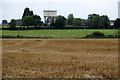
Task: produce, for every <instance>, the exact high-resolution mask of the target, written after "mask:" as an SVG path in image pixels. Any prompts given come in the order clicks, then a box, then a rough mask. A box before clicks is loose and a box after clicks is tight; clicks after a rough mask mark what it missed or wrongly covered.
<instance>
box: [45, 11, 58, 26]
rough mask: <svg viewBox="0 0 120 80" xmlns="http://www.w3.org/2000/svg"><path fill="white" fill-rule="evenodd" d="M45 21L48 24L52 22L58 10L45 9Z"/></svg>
mask: <svg viewBox="0 0 120 80" xmlns="http://www.w3.org/2000/svg"><path fill="white" fill-rule="evenodd" d="M43 14H44V22H45V23H46V24H50V23H51V21H52V20H55V18H56V17H57V11H56V10H44V11H43Z"/></svg>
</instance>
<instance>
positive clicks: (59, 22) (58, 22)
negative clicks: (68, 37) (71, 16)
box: [54, 16, 66, 28]
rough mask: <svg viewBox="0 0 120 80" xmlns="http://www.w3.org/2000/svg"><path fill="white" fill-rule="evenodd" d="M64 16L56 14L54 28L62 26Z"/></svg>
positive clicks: (63, 24)
mask: <svg viewBox="0 0 120 80" xmlns="http://www.w3.org/2000/svg"><path fill="white" fill-rule="evenodd" d="M65 20H66V18H65V17H64V16H57V18H56V20H55V25H54V28H63V27H64V26H65Z"/></svg>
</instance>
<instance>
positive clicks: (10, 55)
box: [2, 39, 118, 78]
mask: <svg viewBox="0 0 120 80" xmlns="http://www.w3.org/2000/svg"><path fill="white" fill-rule="evenodd" d="M2 77H3V78H117V77H118V39H2Z"/></svg>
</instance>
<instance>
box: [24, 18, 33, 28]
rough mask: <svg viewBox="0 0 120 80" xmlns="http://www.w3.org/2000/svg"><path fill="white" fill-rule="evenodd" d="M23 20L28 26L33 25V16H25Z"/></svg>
mask: <svg viewBox="0 0 120 80" xmlns="http://www.w3.org/2000/svg"><path fill="white" fill-rule="evenodd" d="M23 21H24V24H25V26H27V28H28V26H33V22H34V19H33V16H25V17H24V18H23Z"/></svg>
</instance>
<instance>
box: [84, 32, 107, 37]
mask: <svg viewBox="0 0 120 80" xmlns="http://www.w3.org/2000/svg"><path fill="white" fill-rule="evenodd" d="M86 37H87V38H99V37H100V38H101V37H105V34H104V33H102V32H99V31H95V32H93V33H92V34H90V35H87V36H86Z"/></svg>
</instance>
